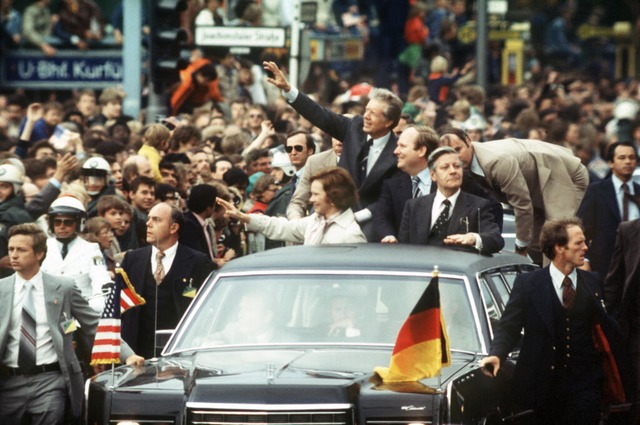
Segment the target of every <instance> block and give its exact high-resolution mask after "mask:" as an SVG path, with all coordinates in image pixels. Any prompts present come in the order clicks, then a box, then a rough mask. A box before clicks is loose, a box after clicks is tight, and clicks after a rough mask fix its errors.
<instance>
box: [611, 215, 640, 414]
mask: <svg viewBox="0 0 640 425" xmlns="http://www.w3.org/2000/svg"><path fill="white" fill-rule="evenodd" d="M638 241H640V219H636V220H630V221H623V222H622V223H620V226H619V227H618V236H617V237H616V242H615V245H614V248H613V256H612V259H611V266H610V267H609V273H608V274H607V277H606V279H605V281H604V303H605V306H606V307H607V311H608V312H609V313H611V315H612V316H613V317H614V318H615V319H616V320H617V321H618V323H620V327H621V328H622V334H623V338H624V344H625V345H626V347H627V351H628V352H629V357H631V361H632V366H633V372H634V375H635V383H634V384H635V390H636V391H635V393H636V399H635V403H636V405H635V413H634V422H633V424H636V425H638V424H640V400H638V397H640V316H639V315H638V304H639V303H640V249H638Z"/></svg>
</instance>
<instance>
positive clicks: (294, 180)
mask: <svg viewBox="0 0 640 425" xmlns="http://www.w3.org/2000/svg"><path fill="white" fill-rule="evenodd" d="M297 184H298V175H297V174H294V175H293V177H291V193H293V192H295V191H296V185H297Z"/></svg>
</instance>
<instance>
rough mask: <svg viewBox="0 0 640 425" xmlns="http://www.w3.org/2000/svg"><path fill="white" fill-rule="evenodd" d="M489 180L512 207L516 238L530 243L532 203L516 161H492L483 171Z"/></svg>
mask: <svg viewBox="0 0 640 425" xmlns="http://www.w3.org/2000/svg"><path fill="white" fill-rule="evenodd" d="M485 172H487V173H488V175H489V177H490V178H491V184H493V185H497V186H498V187H499V188H500V190H501V191H502V193H504V195H505V196H506V197H507V201H508V202H509V205H511V206H512V207H513V212H514V214H515V219H516V238H517V239H518V240H520V241H522V242H527V243H529V242H531V241H532V238H533V236H532V231H533V203H532V201H531V196H530V193H529V186H527V181H526V180H525V178H524V176H523V174H522V172H521V171H520V167H519V164H518V161H517V160H516V159H515V158H511V157H509V156H505V157H503V158H500V161H493V164H491V166H490V167H489V170H485Z"/></svg>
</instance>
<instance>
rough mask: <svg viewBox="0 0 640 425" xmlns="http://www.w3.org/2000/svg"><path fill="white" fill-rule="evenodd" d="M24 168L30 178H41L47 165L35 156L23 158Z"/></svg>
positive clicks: (45, 173)
mask: <svg viewBox="0 0 640 425" xmlns="http://www.w3.org/2000/svg"><path fill="white" fill-rule="evenodd" d="M24 170H25V174H26V175H27V177H29V178H30V179H31V180H36V179H41V178H44V177H46V176H47V166H46V165H45V163H44V161H41V160H39V159H35V158H28V159H25V160H24Z"/></svg>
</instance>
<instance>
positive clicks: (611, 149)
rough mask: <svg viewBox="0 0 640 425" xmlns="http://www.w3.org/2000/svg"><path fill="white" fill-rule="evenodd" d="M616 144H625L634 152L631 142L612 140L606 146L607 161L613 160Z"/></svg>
mask: <svg viewBox="0 0 640 425" xmlns="http://www.w3.org/2000/svg"><path fill="white" fill-rule="evenodd" d="M618 146H627V147H630V148H631V149H633V152H634V153H635V152H636V148H635V146H633V143H631V142H613V143H611V144H610V145H609V147H608V148H607V162H613V157H614V156H615V153H616V148H617V147H618Z"/></svg>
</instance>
